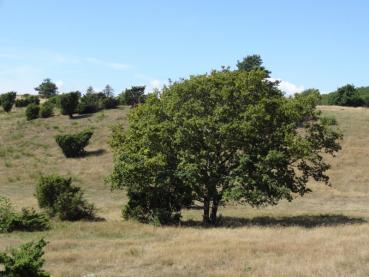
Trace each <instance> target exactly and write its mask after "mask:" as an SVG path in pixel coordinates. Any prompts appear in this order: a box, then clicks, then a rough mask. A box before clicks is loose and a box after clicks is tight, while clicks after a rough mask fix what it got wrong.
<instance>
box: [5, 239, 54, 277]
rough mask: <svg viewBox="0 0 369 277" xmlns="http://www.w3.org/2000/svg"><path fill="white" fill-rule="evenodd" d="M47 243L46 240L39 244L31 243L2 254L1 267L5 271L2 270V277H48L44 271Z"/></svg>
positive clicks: (40, 241)
mask: <svg viewBox="0 0 369 277" xmlns="http://www.w3.org/2000/svg"><path fill="white" fill-rule="evenodd" d="M46 244H47V242H46V241H45V240H44V239H41V240H39V241H38V242H30V243H25V244H23V245H21V246H20V247H19V248H13V249H10V250H8V251H7V252H0V265H2V266H3V267H4V270H3V271H1V270H0V276H2V277H48V276H50V274H48V273H47V272H46V271H44V270H43V269H42V267H43V265H44V262H45V261H44V259H43V258H42V256H43V255H44V251H43V248H44V247H45V246H46Z"/></svg>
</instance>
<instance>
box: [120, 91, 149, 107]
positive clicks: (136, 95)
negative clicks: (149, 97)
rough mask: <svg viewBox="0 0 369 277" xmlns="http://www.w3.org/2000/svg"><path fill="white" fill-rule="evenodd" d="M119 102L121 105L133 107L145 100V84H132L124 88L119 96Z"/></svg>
mask: <svg viewBox="0 0 369 277" xmlns="http://www.w3.org/2000/svg"><path fill="white" fill-rule="evenodd" d="M119 99H120V102H121V104H123V105H130V106H131V107H134V106H136V105H138V104H140V103H143V102H144V101H145V86H133V87H131V88H130V89H126V90H125V91H124V92H122V93H121V95H120V96H119Z"/></svg>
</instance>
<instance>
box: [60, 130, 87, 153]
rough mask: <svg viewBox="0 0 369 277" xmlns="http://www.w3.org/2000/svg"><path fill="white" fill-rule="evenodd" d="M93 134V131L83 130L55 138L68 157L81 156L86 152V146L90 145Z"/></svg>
mask: <svg viewBox="0 0 369 277" xmlns="http://www.w3.org/2000/svg"><path fill="white" fill-rule="evenodd" d="M92 134H93V132H92V131H83V132H81V133H77V134H66V135H58V136H56V137H55V140H56V143H57V144H58V145H59V147H60V148H61V149H62V151H63V153H64V155H65V156H66V157H67V158H71V157H80V156H82V155H83V154H84V153H85V150H84V148H85V147H86V146H87V145H88V143H89V140H90V138H91V137H92Z"/></svg>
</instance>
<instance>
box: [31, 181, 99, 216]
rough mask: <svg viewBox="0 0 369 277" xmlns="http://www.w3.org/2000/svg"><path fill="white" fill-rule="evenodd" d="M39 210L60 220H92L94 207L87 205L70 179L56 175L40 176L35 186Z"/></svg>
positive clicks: (80, 192)
mask: <svg viewBox="0 0 369 277" xmlns="http://www.w3.org/2000/svg"><path fill="white" fill-rule="evenodd" d="M36 198H37V201H38V204H39V206H40V208H44V209H45V210H46V211H47V212H48V214H49V215H50V216H56V217H58V218H59V219H60V220H70V221H75V220H80V219H93V218H94V217H95V216H94V215H95V207H94V205H93V204H90V203H88V202H87V201H86V200H85V199H84V196H83V191H82V190H81V188H80V187H77V186H73V185H72V179H71V178H63V177H61V176H57V175H50V176H41V177H40V179H39V181H38V183H37V186H36Z"/></svg>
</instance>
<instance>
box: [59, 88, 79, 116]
mask: <svg viewBox="0 0 369 277" xmlns="http://www.w3.org/2000/svg"><path fill="white" fill-rule="evenodd" d="M80 94H81V93H80V92H79V91H75V92H70V93H65V94H61V95H59V101H60V109H61V113H62V114H64V115H69V117H70V118H73V114H74V113H75V112H76V111H77V107H78V101H79V97H80Z"/></svg>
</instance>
